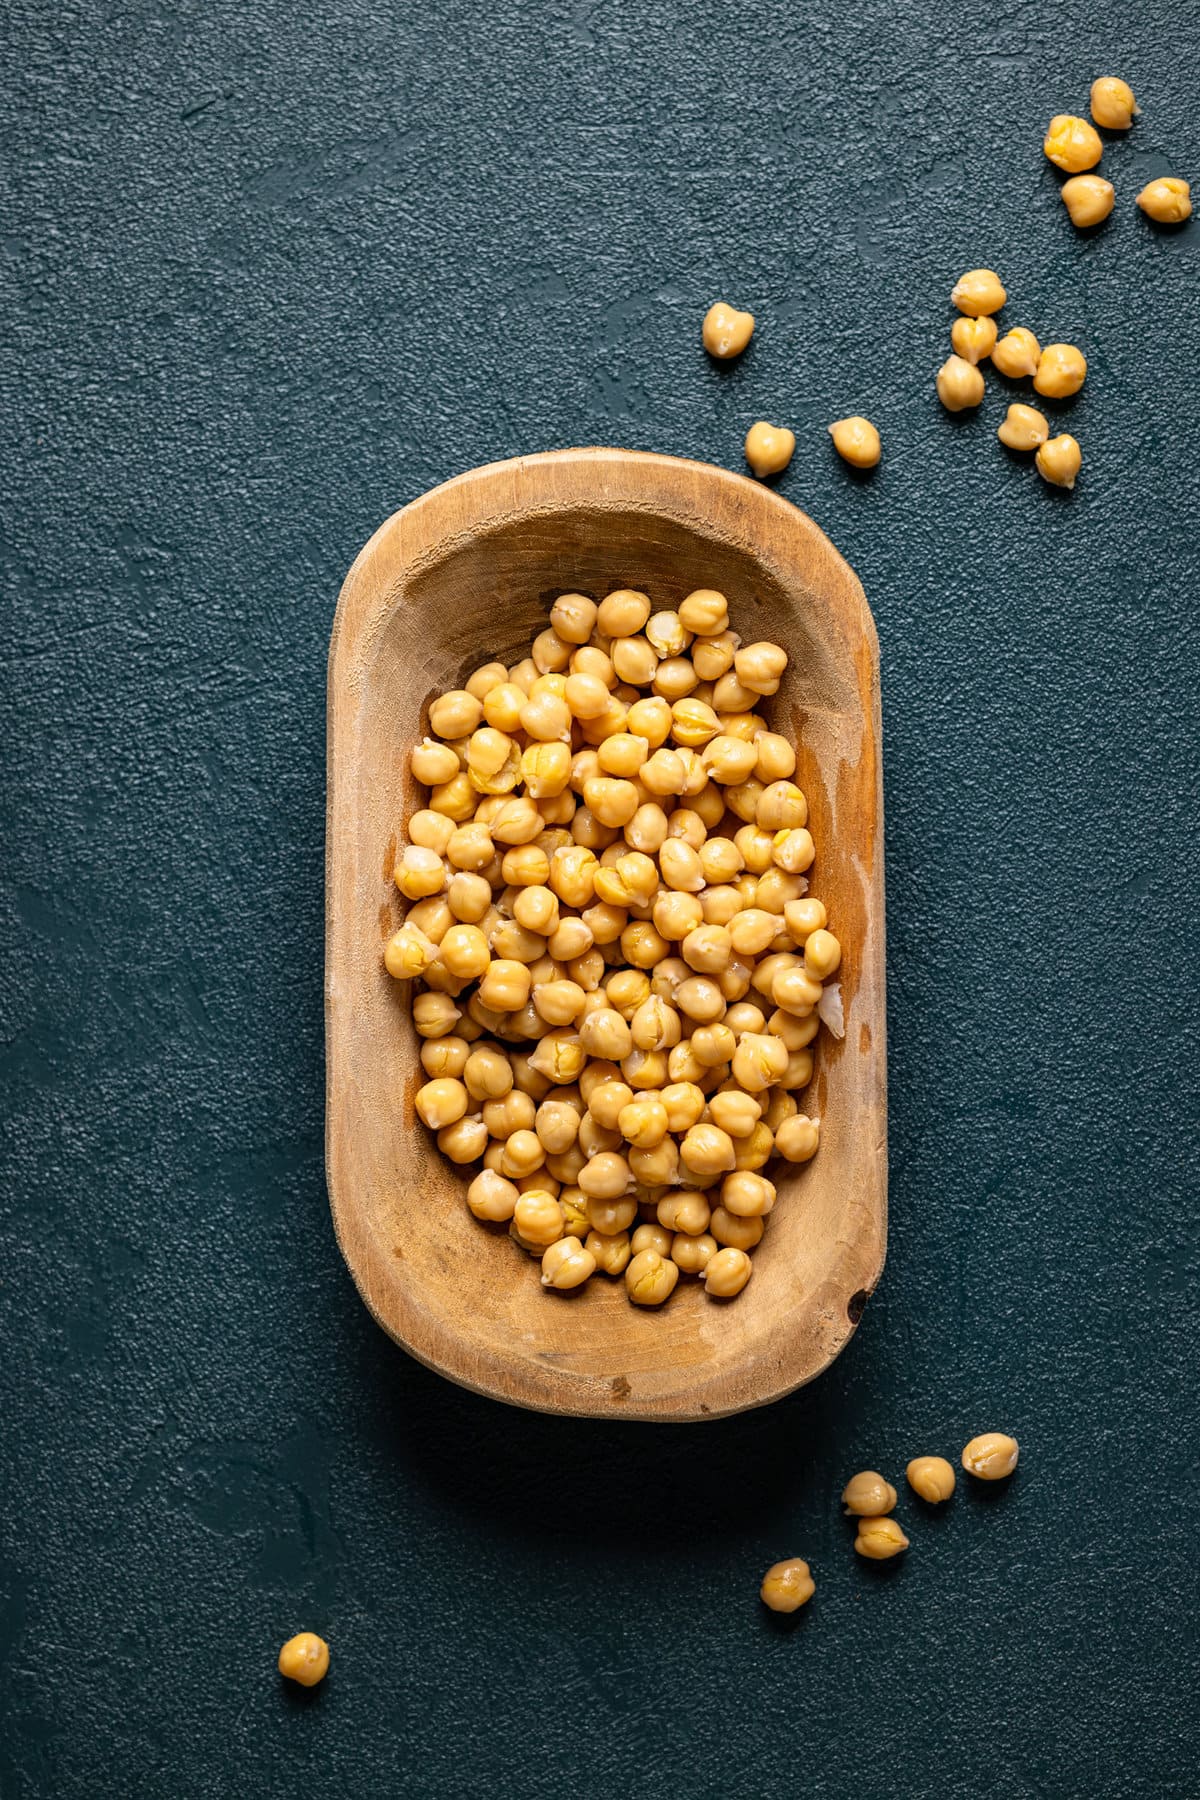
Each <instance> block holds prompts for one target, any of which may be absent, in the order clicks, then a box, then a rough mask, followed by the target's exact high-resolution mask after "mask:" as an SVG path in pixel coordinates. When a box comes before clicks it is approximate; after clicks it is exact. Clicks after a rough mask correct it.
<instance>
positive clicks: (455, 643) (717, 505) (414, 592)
mask: <svg viewBox="0 0 1200 1800" xmlns="http://www.w3.org/2000/svg"><path fill="white" fill-rule="evenodd" d="M700 586H705V587H717V588H720V589H721V590H722V591H723V592H724V593H725V594H727V595H728V597H729V602H730V613H731V619H732V623H733V624H734V625H735V627H736V628H737V629H738V630H739V631H740V632H741V634H742V636H743V638H755V637H770V638H774V639H777V640H778V641H779V642H780V643H782V644H784V645H785V646H786V648H787V649H788V651H789V653H790V658H791V660H790V663H789V667H788V671H787V675H786V677H785V680H784V684H783V686H782V688H781V690H780V692H779V693H778V694H777V695H776V696H775V699H774V700H773V701H772V702H771V703H770V706H771V709H772V710H771V714H770V716H771V717H772V719H773V721H774V723H775V724H776V726H777V728H778V729H780V730H783V731H785V732H786V733H787V734H788V735H789V736H791V737H792V738H793V740H794V741H795V743H796V744H797V747H798V753H799V763H798V773H797V777H796V779H797V780H798V781H799V782H800V783H801V785H802V786H803V788H804V789H805V792H806V793H807V795H808V799H809V808H810V815H811V816H810V825H811V829H812V832H813V836H814V838H815V840H816V843H817V862H816V865H815V870H814V875H813V891H814V892H816V893H818V894H819V895H820V896H821V898H822V899H823V900H824V901H825V902H826V904H827V906H828V909H829V916H830V922H831V925H832V926H833V928H834V929H835V930H836V931H837V932H838V934H839V936H840V937H841V939H842V941H843V943H844V945H845V947H846V953H845V961H844V965H843V972H842V984H843V994H844V997H845V1003H846V1037H845V1039H844V1040H843V1041H842V1042H837V1041H835V1040H833V1039H832V1038H831V1037H830V1036H829V1034H828V1032H826V1031H822V1033H821V1034H820V1037H819V1039H818V1057H817V1071H816V1074H815V1076H814V1080H813V1084H812V1086H811V1088H810V1089H809V1090H808V1091H807V1094H806V1096H805V1097H804V1099H803V1101H802V1105H803V1106H804V1107H805V1108H806V1109H807V1110H808V1111H810V1112H814V1113H819V1114H820V1116H821V1119H822V1133H821V1149H820V1151H819V1153H818V1155H817V1156H816V1158H815V1159H814V1161H812V1162H811V1163H808V1164H806V1165H803V1166H802V1167H800V1168H795V1169H793V1168H790V1167H789V1166H788V1165H787V1164H781V1165H779V1169H780V1173H779V1174H778V1175H775V1177H774V1178H775V1179H776V1180H777V1181H778V1183H779V1203H778V1205H777V1207H776V1209H775V1211H774V1213H773V1215H772V1218H771V1221H770V1224H769V1227H768V1230H767V1234H766V1236H765V1238H764V1240H763V1243H762V1245H761V1246H760V1248H759V1249H758V1250H757V1251H756V1252H755V1255H754V1277H753V1280H752V1281H751V1284H750V1286H749V1288H747V1290H746V1292H745V1294H744V1295H743V1296H741V1297H740V1298H739V1299H737V1300H736V1301H734V1302H733V1303H731V1304H726V1305H722V1304H720V1303H718V1302H714V1301H712V1300H709V1299H708V1298H707V1297H706V1295H705V1293H704V1291H703V1289H702V1288H701V1287H700V1285H699V1284H698V1283H695V1282H693V1281H690V1280H687V1279H686V1278H685V1279H683V1280H681V1281H680V1283H679V1286H678V1288H677V1290H676V1292H675V1294H674V1296H673V1297H672V1299H671V1301H670V1302H669V1303H668V1305H667V1306H666V1307H665V1308H663V1309H662V1310H661V1311H653V1312H651V1311H643V1310H641V1309H639V1308H636V1307H633V1306H630V1305H629V1303H628V1301H627V1299H626V1297H625V1291H624V1284H623V1283H621V1282H616V1283H610V1282H609V1281H607V1280H606V1279H604V1278H596V1279H594V1280H593V1281H591V1282H590V1283H588V1285H587V1287H586V1288H585V1289H583V1290H582V1291H580V1292H578V1293H576V1294H572V1295H557V1294H553V1293H547V1292H545V1291H544V1290H543V1289H542V1288H541V1286H540V1285H539V1282H538V1279H537V1267H536V1264H534V1263H533V1262H532V1261H531V1259H530V1258H529V1257H527V1256H526V1255H525V1254H524V1253H523V1252H522V1251H520V1250H519V1249H518V1248H517V1247H516V1246H515V1245H514V1244H512V1243H511V1242H510V1241H509V1240H508V1238H507V1236H506V1235H503V1234H502V1233H498V1232H493V1231H489V1230H488V1229H487V1228H485V1227H483V1226H481V1225H480V1224H479V1223H477V1221H476V1220H475V1219H473V1218H472V1217H471V1215H470V1213H469V1212H468V1210H467V1208H466V1205H465V1204H464V1201H463V1197H462V1196H463V1188H464V1185H465V1179H469V1176H470V1174H471V1173H473V1170H469V1171H466V1173H465V1176H464V1172H462V1171H459V1170H456V1169H454V1168H453V1167H452V1166H451V1165H449V1164H448V1163H447V1162H446V1161H445V1160H444V1159H443V1158H442V1157H441V1156H440V1155H439V1153H438V1150H437V1147H436V1145H435V1144H434V1143H433V1141H432V1139H431V1138H430V1136H429V1135H428V1133H426V1131H425V1130H424V1129H423V1127H422V1126H421V1125H420V1124H419V1122H418V1121H417V1120H416V1118H415V1114H414V1110H413V1096H414V1093H415V1090H416V1087H417V1084H418V1083H417V1074H418V1067H419V1065H418V1062H417V1047H418V1046H417V1039H416V1036H415V1033H414V1031H413V1027H412V1021H411V1016H410V1005H411V995H410V990H409V987H408V985H407V984H405V985H400V984H397V983H395V982H393V981H392V980H391V979H390V978H389V977H388V976H387V974H386V973H385V971H384V969H383V963H382V956H381V951H382V946H383V941H384V939H385V938H386V937H387V935H388V934H389V933H390V932H391V931H392V930H394V929H395V926H396V924H398V923H399V920H400V917H401V914H402V910H403V909H402V904H401V902H400V898H399V895H398V894H397V893H396V891H395V888H394V886H393V884H392V881H391V857H392V852H393V849H394V843H395V840H396V838H397V835H398V833H399V832H400V830H401V828H402V825H403V822H404V820H405V819H406V818H407V816H408V814H409V813H410V812H411V811H412V810H413V808H414V807H415V806H416V805H417V804H420V798H419V795H418V793H417V790H416V788H415V784H414V783H413V782H412V779H411V777H410V776H409V774H408V771H407V753H408V750H409V748H410V746H411V744H412V742H413V739H414V738H416V737H417V736H419V735H420V733H421V731H422V729H423V727H424V724H425V717H426V715H425V708H426V706H427V704H428V702H429V700H430V698H431V697H432V696H433V695H435V694H436V693H438V692H440V691H441V690H442V689H444V688H446V687H452V686H455V685H457V684H458V683H459V682H460V681H461V680H462V679H463V678H464V677H465V675H466V674H467V673H469V671H470V670H471V669H472V668H473V667H475V666H476V665H477V664H479V663H481V662H483V661H486V660H488V659H490V658H492V657H498V658H500V659H501V660H502V661H505V662H511V661H514V660H516V659H517V658H518V657H520V656H521V655H524V654H526V652H527V647H528V644H529V641H530V639H531V637H532V636H533V635H534V634H535V633H536V632H537V631H538V630H540V629H542V627H543V626H544V625H545V623H546V615H547V613H548V611H549V608H550V605H551V603H552V601H553V599H554V598H555V596H556V595H557V594H558V593H561V592H565V591H567V590H578V591H581V592H583V593H590V594H593V595H596V596H597V597H599V596H600V595H602V594H603V593H605V592H607V591H609V590H611V589H613V588H616V587H636V588H642V589H644V590H645V591H647V592H648V593H649V594H650V595H651V597H652V599H653V600H654V602H655V604H656V606H663V605H674V604H676V603H677V602H678V601H679V600H680V599H681V598H682V597H683V595H684V594H686V593H687V592H688V591H689V590H690V589H692V588H695V587H700ZM328 774H329V799H328V822H327V833H328V835H327V844H326V909H327V910H326V1044H327V1110H326V1166H327V1171H328V1179H329V1194H330V1203H331V1207H332V1211H333V1220H334V1226H335V1230H336V1232H337V1238H338V1243H339V1244H340V1246H341V1249H342V1253H343V1255H344V1256H345V1258H346V1261H347V1263H348V1265H349V1267H350V1270H351V1272H352V1274H353V1276H354V1279H355V1281H356V1282H357V1284H358V1287H359V1291H360V1292H361V1294H362V1297H363V1299H364V1301H365V1303H366V1305H367V1306H368V1308H369V1309H370V1311H371V1313H372V1314H373V1316H374V1317H375V1318H376V1319H377V1320H378V1322H379V1323H380V1324H381V1325H382V1326H383V1327H384V1329H385V1330H386V1331H388V1332H389V1333H390V1334H391V1336H392V1337H393V1338H395V1339H396V1341H397V1342H398V1343H400V1344H402V1345H403V1346H404V1348H405V1349H406V1350H408V1351H410V1352H411V1353H412V1355H414V1356H416V1357H418V1358H419V1359H420V1360H421V1361H422V1362H424V1363H426V1364H428V1365H429V1366H430V1367H431V1368H434V1369H437V1370H439V1371H440V1372H441V1373H442V1374H444V1375H446V1376H449V1377H450V1378H451V1379H452V1380H454V1381H457V1382H460V1383H462V1384H463V1385H464V1386H465V1387H468V1388H471V1389H473V1390H475V1391H476V1392H478V1393H482V1394H489V1395H492V1396H494V1397H495V1398H497V1399H499V1400H504V1401H508V1402H511V1403H512V1404H515V1405H519V1406H527V1407H533V1408H537V1409H539V1410H542V1411H547V1412H557V1413H566V1414H574V1415H590V1416H594V1417H606V1418H627V1419H660V1420H674V1421H687V1420H696V1419H703V1418H718V1417H720V1416H722V1415H725V1414H728V1413H734V1412H740V1411H742V1410H744V1409H745V1408H748V1407H753V1406H761V1405H764V1404H766V1403H767V1402H769V1401H771V1400H775V1399H778V1398H779V1397H780V1396H781V1395H783V1394H786V1393H788V1392H790V1391H791V1390H792V1389H794V1388H796V1387H798V1386H800V1385H801V1384H802V1383H804V1382H806V1381H811V1380H812V1379H813V1377H814V1376H815V1375H818V1374H819V1373H820V1372H821V1370H822V1369H824V1368H826V1367H827V1366H828V1364H829V1363H830V1362H831V1361H832V1360H833V1358H834V1357H835V1356H836V1355H837V1354H838V1352H839V1350H841V1349H842V1347H843V1346H844V1345H845V1343H846V1342H847V1340H848V1338H849V1337H850V1336H851V1334H852V1332H853V1330H854V1328H855V1325H856V1324H857V1322H858V1319H859V1317H860V1315H861V1312H862V1308H863V1306H864V1304H865V1302H866V1299H867V1297H868V1296H869V1295H870V1293H871V1292H872V1291H873V1289H874V1287H875V1285H876V1282H877V1281H878V1279H879V1275H880V1272H881V1270H882V1267H883V1260H884V1254H885V1247H886V1230H887V1114H886V1090H885V1079H886V1059H885V1028H886V1018H885V1003H884V1000H885V996H884V883H883V792H882V767H881V761H880V708H879V651H878V644H877V640H876V636H875V629H874V625H873V622H872V619H871V615H870V612H869V610H868V608H867V604H866V601H865V598H864V596H863V592H862V588H861V586H860V584H859V582H858V580H857V578H856V576H855V575H854V573H853V571H852V570H851V569H850V568H849V567H848V566H847V564H846V563H845V562H844V561H843V560H842V558H841V557H840V556H839V555H838V554H837V552H836V551H835V550H834V549H833V547H832V545H831V544H830V543H829V542H828V540H827V539H826V538H825V537H824V536H823V535H822V533H821V532H820V531H819V530H818V529H817V527H816V526H815V525H814V524H813V523H812V521H811V520H810V519H808V518H806V517H805V516H804V514H802V513H800V512H798V511H797V510H796V509H795V508H794V507H793V506H791V505H789V504H788V503H787V502H786V501H784V500H782V499H780V498H779V497H778V496H777V495H776V494H773V493H772V492H771V491H770V490H769V489H767V488H765V487H762V486H760V485H759V484H758V483H756V482H752V481H750V480H748V479H747V478H745V477H743V476H740V475H734V474H731V473H729V472H728V471H726V470H722V469H717V468H713V467H710V466H708V465H705V464H701V463H691V462H682V461H678V460H676V459H674V458H672V457H665V456H654V455H648V454H642V453H638V452H632V451H621V450H604V449H588V450H564V451H554V452H550V453H548V454H546V455H541V456H530V457H522V458H519V459H517V460H515V461H512V462H506V463H497V464H493V465H491V466H489V467H486V468H481V469H475V470H472V471H471V472H470V473H469V474H466V475H463V476H460V477H459V478H458V479H457V480H454V481H451V482H448V483H446V485H445V486H443V487H439V488H436V489H434V490H433V492H431V493H429V494H426V495H424V496H423V497H422V498H421V499H419V500H417V501H415V502H414V503H413V504H412V505H411V506H408V507H405V508H404V509H403V511H401V512H398V513H396V514H395V515H394V516H393V517H392V518H391V519H389V520H388V521H387V523H386V524H384V525H383V526H381V527H380V529H379V530H378V531H377V532H376V533H375V535H374V537H373V538H372V539H371V541H370V543H368V544H367V546H366V547H365V549H364V550H363V551H362V553H361V554H360V555H359V557H358V559H357V560H356V562H355V563H354V566H353V568H352V569H351V570H350V573H349V574H348V575H347V577H346V580H345V583H344V585H343V588H342V592H341V596H340V599H339V602H338V609H337V615H336V618H335V620H334V627H333V636H332V641H331V644H330V653H329V737H328Z"/></svg>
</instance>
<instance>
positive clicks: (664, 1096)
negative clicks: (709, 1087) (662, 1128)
mask: <svg viewBox="0 0 1200 1800" xmlns="http://www.w3.org/2000/svg"><path fill="white" fill-rule="evenodd" d="M659 1099H660V1100H661V1101H662V1103H663V1106H664V1107H665V1108H666V1112H667V1127H668V1129H669V1130H671V1131H687V1130H688V1129H689V1127H690V1126H692V1125H695V1124H696V1123H697V1121H698V1120H699V1118H700V1116H701V1114H702V1113H703V1111H704V1095H703V1093H702V1092H701V1090H700V1089H699V1088H698V1087H697V1086H696V1084H695V1083H694V1082H691V1081H673V1082H671V1083H670V1084H669V1085H668V1086H667V1087H665V1088H663V1090H662V1092H661V1093H660V1094H659Z"/></svg>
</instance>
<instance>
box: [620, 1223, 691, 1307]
mask: <svg viewBox="0 0 1200 1800" xmlns="http://www.w3.org/2000/svg"><path fill="white" fill-rule="evenodd" d="M664 1235H665V1234H664ZM669 1241H670V1240H669V1239H668V1243H669ZM678 1280H679V1270H678V1269H677V1268H676V1267H675V1264H674V1263H673V1262H672V1261H671V1259H670V1257H669V1256H664V1255H661V1254H660V1253H659V1252H658V1251H657V1250H639V1251H638V1252H637V1254H636V1255H635V1256H634V1258H633V1260H632V1261H631V1262H630V1264H629V1266H628V1267H627V1268H626V1270H625V1291H626V1292H627V1293H628V1295H629V1298H630V1299H631V1300H632V1301H633V1303H634V1305H635V1306H661V1305H662V1303H663V1301H664V1300H666V1299H668V1298H669V1297H670V1295H671V1294H672V1293H673V1291H674V1288H675V1283H676V1282H677V1281H678Z"/></svg>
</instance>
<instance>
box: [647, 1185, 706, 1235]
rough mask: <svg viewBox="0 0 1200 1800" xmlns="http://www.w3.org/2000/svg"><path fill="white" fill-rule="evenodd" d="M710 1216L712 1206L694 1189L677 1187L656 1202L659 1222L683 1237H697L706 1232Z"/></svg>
mask: <svg viewBox="0 0 1200 1800" xmlns="http://www.w3.org/2000/svg"><path fill="white" fill-rule="evenodd" d="M711 1217H712V1208H711V1207H710V1206H709V1204H708V1201H707V1200H706V1199H705V1198H704V1195H703V1194H701V1193H698V1192H696V1191H695V1190H694V1189H688V1188H677V1189H676V1190H675V1192H674V1193H671V1194H664V1196H663V1198H662V1199H661V1200H660V1201H659V1202H658V1222H659V1224H660V1225H662V1226H663V1227H665V1229H666V1230H667V1231H670V1232H677V1233H682V1234H683V1236H684V1237H699V1236H700V1235H701V1234H702V1233H703V1232H706V1231H707V1230H708V1221H709V1219H710V1218H711Z"/></svg>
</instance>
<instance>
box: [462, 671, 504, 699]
mask: <svg viewBox="0 0 1200 1800" xmlns="http://www.w3.org/2000/svg"><path fill="white" fill-rule="evenodd" d="M507 680H508V670H507V669H506V668H505V666H504V664H503V663H502V662H490V663H483V664H481V666H480V667H479V668H478V669H476V671H475V673H474V674H473V675H472V676H471V677H470V679H469V681H468V682H467V692H468V694H474V696H475V698H476V699H477V700H479V701H480V702H482V701H484V700H486V699H487V697H488V695H489V694H490V693H491V691H492V689H493V688H494V687H499V685H500V683H501V682H502V681H507Z"/></svg>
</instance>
